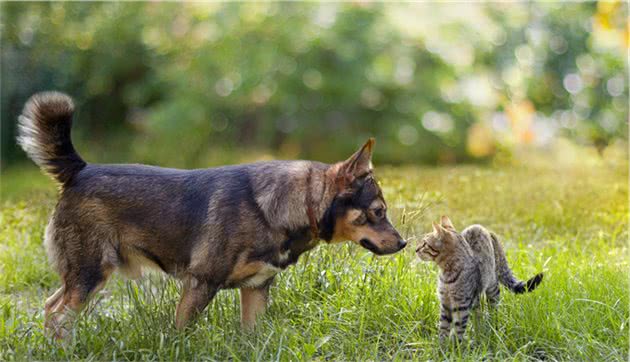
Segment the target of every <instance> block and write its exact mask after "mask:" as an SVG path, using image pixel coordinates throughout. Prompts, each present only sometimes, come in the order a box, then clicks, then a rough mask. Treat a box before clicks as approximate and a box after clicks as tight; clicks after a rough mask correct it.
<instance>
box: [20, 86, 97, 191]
mask: <svg viewBox="0 0 630 362" xmlns="http://www.w3.org/2000/svg"><path fill="white" fill-rule="evenodd" d="M73 113H74V103H73V102H72V98H70V97H69V96H67V95H65V94H63V93H59V92H42V93H37V94H35V95H33V96H32V97H31V98H30V99H29V100H28V101H27V102H26V104H25V105H24V109H23V110H22V115H21V116H20V117H19V118H18V138H17V141H18V144H19V145H20V146H21V147H22V149H23V150H24V152H26V154H28V156H29V157H30V158H31V159H32V160H33V161H34V162H35V163H36V164H37V165H38V166H39V167H40V168H41V169H42V170H43V171H44V172H45V173H47V174H48V175H50V176H51V177H52V178H53V179H55V180H56V181H58V182H60V183H61V184H63V185H65V184H67V183H69V182H70V181H71V180H72V178H73V177H74V176H75V175H76V174H77V173H78V172H79V171H81V169H83V168H84V167H85V165H86V163H85V161H83V159H81V157H80V156H79V155H78V154H77V152H76V151H75V149H74V146H73V145H72V140H71V139H70V129H71V128H72V115H73Z"/></svg>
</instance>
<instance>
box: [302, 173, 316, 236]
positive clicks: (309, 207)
mask: <svg viewBox="0 0 630 362" xmlns="http://www.w3.org/2000/svg"><path fill="white" fill-rule="evenodd" d="M312 176H313V169H309V170H308V175H307V176H306V185H307V187H306V200H304V201H305V203H306V216H308V223H309V226H310V228H311V234H312V237H313V239H319V226H318V224H317V217H316V216H315V209H314V205H313V203H314V200H313V195H312V188H311V178H312Z"/></svg>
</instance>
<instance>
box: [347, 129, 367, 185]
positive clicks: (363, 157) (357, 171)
mask: <svg viewBox="0 0 630 362" xmlns="http://www.w3.org/2000/svg"><path fill="white" fill-rule="evenodd" d="M374 142H375V140H374V138H370V139H369V140H367V142H365V144H364V145H363V147H361V148H360V149H359V150H358V151H357V152H355V153H354V154H353V155H352V156H350V158H349V159H347V160H345V161H344V162H343V164H342V166H341V169H340V173H341V175H340V176H342V178H343V179H344V181H345V182H346V183H347V184H351V183H352V182H354V180H356V179H359V178H361V177H365V176H367V175H368V174H369V173H370V172H371V171H372V148H373V147H374Z"/></svg>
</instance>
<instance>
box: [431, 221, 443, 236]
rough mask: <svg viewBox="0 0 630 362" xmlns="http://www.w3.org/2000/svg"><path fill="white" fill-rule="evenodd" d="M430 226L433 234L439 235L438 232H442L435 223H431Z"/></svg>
mask: <svg viewBox="0 0 630 362" xmlns="http://www.w3.org/2000/svg"><path fill="white" fill-rule="evenodd" d="M431 224H432V225H433V232H434V233H436V234H438V235H439V234H440V231H441V230H442V228H441V227H440V224H438V223H437V222H435V221H433V222H432V223H431Z"/></svg>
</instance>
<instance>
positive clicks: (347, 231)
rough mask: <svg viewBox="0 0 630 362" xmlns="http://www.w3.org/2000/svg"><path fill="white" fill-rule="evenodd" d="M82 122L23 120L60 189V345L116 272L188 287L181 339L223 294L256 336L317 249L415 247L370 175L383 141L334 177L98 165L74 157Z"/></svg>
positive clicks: (49, 114) (55, 238) (327, 171)
mask: <svg viewBox="0 0 630 362" xmlns="http://www.w3.org/2000/svg"><path fill="white" fill-rule="evenodd" d="M73 112H74V105H73V102H72V99H71V98H70V97H68V96H66V95H64V94H61V93H56V92H47V93H40V94H36V95H34V96H33V97H31V99H30V100H29V101H28V102H27V103H26V105H25V106H24V110H23V112H22V115H21V116H20V118H19V137H18V142H19V143H20V145H21V146H22V148H23V149H24V150H25V151H26V153H27V154H28V155H29V157H30V158H31V159H33V161H35V163H36V164H37V165H39V166H40V167H41V168H42V169H43V170H44V171H45V172H46V173H47V174H49V175H50V176H51V177H52V178H53V179H55V180H56V181H57V182H58V183H59V184H60V185H61V187H60V196H59V201H58V203H57V206H56V208H55V210H54V212H53V215H52V217H51V219H50V222H49V224H48V227H47V228H46V235H45V240H44V244H45V246H46V249H47V252H48V257H49V260H50V262H51V263H52V264H53V266H54V267H55V269H56V271H57V272H58V273H59V274H60V276H61V279H62V282H63V285H62V286H61V288H59V290H57V291H56V292H55V293H54V294H53V295H52V296H51V297H50V298H49V299H48V300H47V301H46V305H45V313H46V326H47V327H48V328H50V329H51V330H52V331H53V332H54V333H55V335H56V336H57V337H64V336H65V335H67V332H68V331H69V329H70V327H71V320H72V316H73V315H74V314H76V313H77V312H79V311H80V310H81V308H82V307H83V306H84V305H85V304H86V302H87V301H88V300H89V298H90V297H91V296H92V295H94V293H96V292H97V291H98V290H99V289H101V288H102V287H103V286H104V285H105V282H106V281H107V279H108V277H109V276H110V275H111V274H112V272H113V271H115V270H119V271H121V272H123V273H124V274H125V275H128V276H130V277H137V276H140V275H141V269H142V268H143V267H147V266H148V267H154V268H158V269H161V270H162V271H164V272H165V273H168V274H170V275H172V276H175V277H176V278H178V279H180V280H182V281H183V290H182V296H181V301H180V302H179V305H178V306H177V313H176V326H177V327H178V328H183V327H184V326H186V324H187V323H188V322H189V321H190V320H191V319H192V318H193V317H194V316H195V315H196V314H197V313H199V312H200V311H202V310H203V309H204V308H205V307H206V305H207V304H208V302H209V301H210V300H211V299H212V298H213V296H214V295H215V294H216V292H217V291H218V290H219V289H223V288H240V291H241V323H242V325H243V327H244V328H252V327H253V326H254V325H255V322H256V316H257V315H259V314H260V313H261V312H263V311H264V309H265V306H266V302H267V298H268V293H269V286H270V284H271V282H272V280H273V278H274V275H275V274H276V273H278V272H279V271H281V270H283V269H285V268H286V267H287V266H289V265H291V264H294V263H295V262H296V261H297V260H298V257H299V256H300V254H302V253H304V252H305V251H308V250H310V249H312V248H313V247H315V246H316V245H317V244H318V242H319V240H325V241H326V242H336V241H343V240H351V241H353V242H356V243H358V244H360V245H361V246H363V247H364V248H366V249H368V250H370V251H372V252H373V253H375V254H379V255H380V254H390V253H394V252H397V251H399V250H401V249H402V248H404V247H405V245H406V242H405V241H404V240H403V239H402V238H401V236H400V235H399V233H398V232H397V231H396V229H395V228H394V227H393V226H392V224H391V223H390V221H389V219H388V218H387V204H386V202H385V200H384V199H383V194H382V193H381V189H380V187H379V185H378V183H377V182H376V180H375V179H374V177H373V174H372V168H371V156H372V146H373V144H374V140H373V139H370V140H368V141H367V143H366V144H365V145H364V146H363V147H361V149H360V150H359V151H357V152H356V153H355V154H354V155H352V156H351V157H350V158H349V159H348V160H346V161H343V162H339V163H335V164H332V165H328V164H323V163H319V162H313V161H271V162H260V163H252V164H244V165H236V166H225V167H217V168H209V169H200V170H176V169H167V168H159V167H152V166H145V165H132V164H129V165H99V164H88V163H86V162H85V161H84V160H83V159H82V158H81V157H80V156H79V155H78V154H77V152H76V151H75V149H74V147H73V145H72V142H71V139H70V128H71V124H72V115H73Z"/></svg>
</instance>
